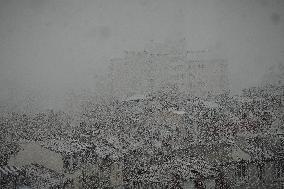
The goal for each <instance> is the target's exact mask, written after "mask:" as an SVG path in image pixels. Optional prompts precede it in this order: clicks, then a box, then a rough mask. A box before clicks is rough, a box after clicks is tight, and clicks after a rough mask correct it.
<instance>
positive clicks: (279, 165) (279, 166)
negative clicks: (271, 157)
mask: <svg viewBox="0 0 284 189" xmlns="http://www.w3.org/2000/svg"><path fill="white" fill-rule="evenodd" d="M274 170H275V176H276V178H282V177H284V161H283V160H282V161H277V162H275V164H274Z"/></svg>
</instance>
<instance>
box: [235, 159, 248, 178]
mask: <svg viewBox="0 0 284 189" xmlns="http://www.w3.org/2000/svg"><path fill="white" fill-rule="evenodd" d="M247 171H248V170H247V165H246V164H245V163H244V162H241V163H240V164H239V165H237V172H236V174H237V176H238V177H239V178H240V179H244V178H246V177H247Z"/></svg>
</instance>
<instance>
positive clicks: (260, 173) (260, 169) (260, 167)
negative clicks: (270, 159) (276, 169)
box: [257, 163, 265, 180]
mask: <svg viewBox="0 0 284 189" xmlns="http://www.w3.org/2000/svg"><path fill="white" fill-rule="evenodd" d="M264 170H265V167H264V164H263V163H258V164H257V176H258V178H259V180H262V179H263V178H264Z"/></svg>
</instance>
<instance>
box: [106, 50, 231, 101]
mask: <svg viewBox="0 0 284 189" xmlns="http://www.w3.org/2000/svg"><path fill="white" fill-rule="evenodd" d="M165 46H166V45H165ZM197 54H198V55H197V56H195V55H194V52H193V53H192V52H190V51H186V50H185V49H184V48H178V47H173V48H172V49H171V48H164V49H163V48H152V49H151V48H150V49H149V50H145V51H143V52H126V54H125V57H124V58H118V59H112V60H111V65H110V73H109V78H110V80H111V81H110V88H111V89H110V90H111V94H112V95H113V96H116V97H120V98H125V97H128V96H132V95H135V94H147V93H151V92H153V91H158V90H161V89H162V88H163V87H167V86H168V85H175V86H177V88H178V90H180V91H181V92H184V93H189V94H194V95H197V96H212V95H218V94H222V93H226V92H227V91H228V75H227V74H228V65H227V62H226V60H224V59H216V58H208V57H206V56H203V54H206V52H203V51H201V52H198V53H197Z"/></svg>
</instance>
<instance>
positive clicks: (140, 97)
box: [124, 94, 147, 102]
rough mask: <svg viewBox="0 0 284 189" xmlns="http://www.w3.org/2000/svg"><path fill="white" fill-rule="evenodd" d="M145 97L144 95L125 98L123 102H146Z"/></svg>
mask: <svg viewBox="0 0 284 189" xmlns="http://www.w3.org/2000/svg"><path fill="white" fill-rule="evenodd" d="M146 99H147V96H146V95H144V94H136V95H133V96H130V97H127V98H126V99H125V100H124V101H126V102H127V101H136V100H146Z"/></svg>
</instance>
